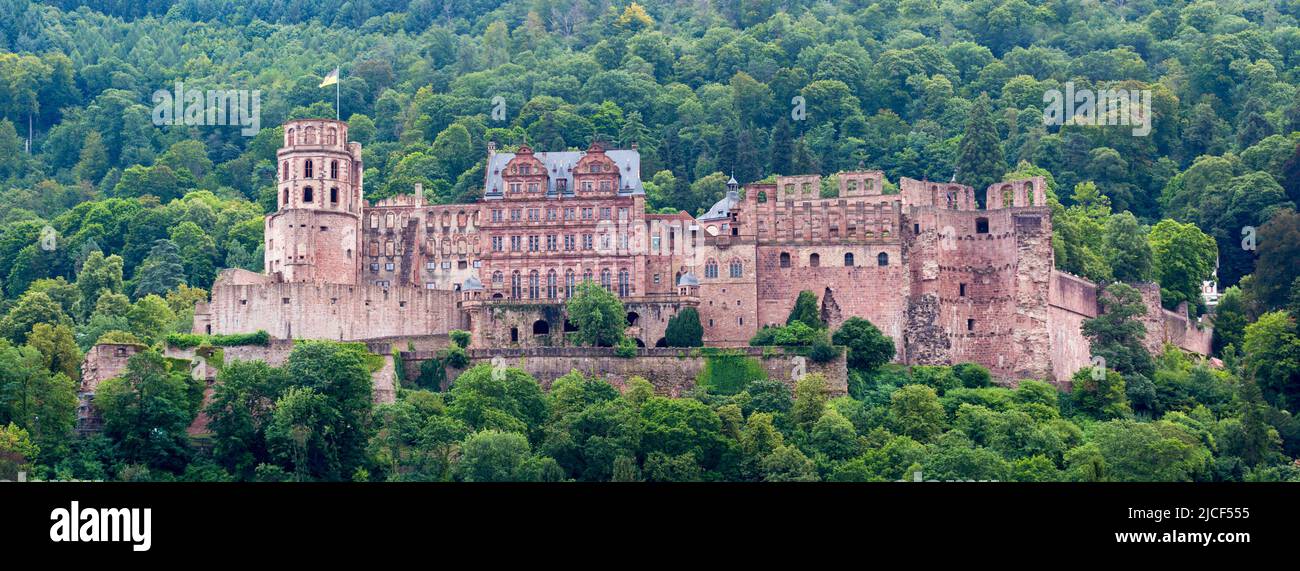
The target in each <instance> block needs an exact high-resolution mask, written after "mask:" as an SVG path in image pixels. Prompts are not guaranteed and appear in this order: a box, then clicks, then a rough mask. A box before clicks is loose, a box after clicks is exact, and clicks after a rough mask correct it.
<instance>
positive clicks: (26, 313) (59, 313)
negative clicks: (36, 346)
mask: <svg viewBox="0 0 1300 571" xmlns="http://www.w3.org/2000/svg"><path fill="white" fill-rule="evenodd" d="M37 323H49V324H53V325H70V324H71V323H72V320H71V319H69V318H68V315H67V314H66V313H64V312H63V307H62V306H60V305H59V304H58V303H56V302H55V301H54V300H53V299H50V296H49V295H48V294H46V293H45V292H42V291H33V292H27V293H25V294H23V296H22V297H20V298H18V303H16V304H14V306H13V307H12V308H11V309H10V310H9V313H8V314H7V315H5V317H4V319H3V320H0V332H3V335H4V337H5V338H7V339H9V340H10V341H12V342H14V343H15V344H23V343H26V342H27V335H28V334H29V333H31V331H32V327H33V326H35V325H36V324H37Z"/></svg>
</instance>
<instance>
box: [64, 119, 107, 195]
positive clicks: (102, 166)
mask: <svg viewBox="0 0 1300 571" xmlns="http://www.w3.org/2000/svg"><path fill="white" fill-rule="evenodd" d="M109 166H110V165H109V162H108V149H107V148H106V147H104V137H103V136H101V135H100V134H99V131H91V132H90V133H89V134H87V135H86V141H85V142H84V143H83V144H82V145H81V159H80V160H78V161H77V166H76V168H74V169H73V174H74V175H76V177H77V180H84V181H87V182H90V183H98V182H99V181H100V179H102V178H104V175H105V174H106V173H108V169H109Z"/></svg>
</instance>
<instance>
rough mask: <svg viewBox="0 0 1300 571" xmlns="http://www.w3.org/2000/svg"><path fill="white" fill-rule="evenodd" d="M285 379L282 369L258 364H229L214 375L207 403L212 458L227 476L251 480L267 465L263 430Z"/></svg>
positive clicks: (249, 362)
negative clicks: (211, 391) (256, 472)
mask: <svg viewBox="0 0 1300 571" xmlns="http://www.w3.org/2000/svg"><path fill="white" fill-rule="evenodd" d="M288 385H289V379H288V377H287V376H285V374H284V371H283V369H280V368H276V367H271V366H269V365H267V364H266V363H263V362H261V361H233V362H231V363H227V364H226V365H225V366H224V367H222V369H221V371H220V372H218V373H217V382H216V384H215V385H214V388H213V393H212V400H211V402H210V403H208V406H207V408H206V412H207V414H208V419H209V420H208V429H209V430H211V431H212V435H213V439H212V440H213V457H214V458H215V459H216V460H217V462H218V463H220V464H221V465H222V466H223V467H225V468H226V470H228V471H229V472H230V473H232V474H235V475H237V476H239V477H241V478H244V479H252V478H253V476H254V471H255V470H256V468H257V466H258V465H259V464H264V463H267V462H270V461H271V457H270V453H269V452H268V449H267V445H266V428H267V425H268V424H270V422H271V418H272V415H273V413H274V412H275V403H276V401H277V400H278V399H279V397H280V396H281V394H282V393H283V391H284V389H285V387H286V386H288Z"/></svg>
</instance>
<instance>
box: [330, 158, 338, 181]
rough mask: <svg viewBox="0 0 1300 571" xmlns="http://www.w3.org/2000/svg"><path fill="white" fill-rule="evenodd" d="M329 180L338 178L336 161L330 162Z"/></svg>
mask: <svg viewBox="0 0 1300 571" xmlns="http://www.w3.org/2000/svg"><path fill="white" fill-rule="evenodd" d="M330 178H332V179H338V178H339V162H338V161H330Z"/></svg>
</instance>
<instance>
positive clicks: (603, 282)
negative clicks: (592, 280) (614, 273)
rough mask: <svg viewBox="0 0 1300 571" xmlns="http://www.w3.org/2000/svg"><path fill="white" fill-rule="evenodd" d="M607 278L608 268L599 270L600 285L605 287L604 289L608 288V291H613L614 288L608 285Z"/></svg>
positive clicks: (608, 275)
mask: <svg viewBox="0 0 1300 571" xmlns="http://www.w3.org/2000/svg"><path fill="white" fill-rule="evenodd" d="M609 278H610V273H609V268H605V269H603V270H601V271H600V285H601V287H603V288H605V289H607V290H610V291H614V288H613V287H610V282H609Z"/></svg>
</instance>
